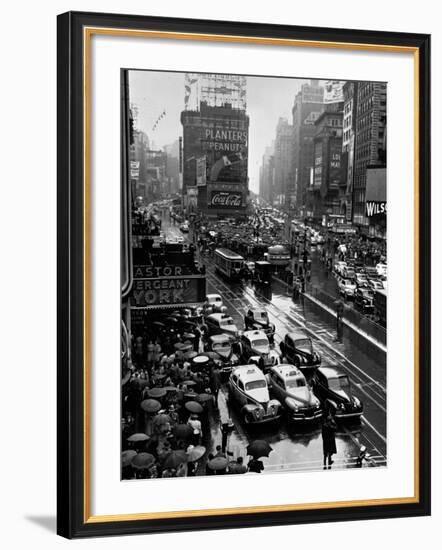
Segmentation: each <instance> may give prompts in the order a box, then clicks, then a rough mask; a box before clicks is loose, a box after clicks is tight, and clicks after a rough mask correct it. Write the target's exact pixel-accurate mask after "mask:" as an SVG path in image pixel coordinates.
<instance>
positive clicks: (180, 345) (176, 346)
mask: <svg viewBox="0 0 442 550" xmlns="http://www.w3.org/2000/svg"><path fill="white" fill-rule="evenodd" d="M187 346H188V344H183V342H177V343H176V344H174V345H173V347H174V348H175V349H177V350H178V351H182V350H183V348H186V347H187Z"/></svg>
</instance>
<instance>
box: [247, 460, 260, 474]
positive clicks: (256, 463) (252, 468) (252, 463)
mask: <svg viewBox="0 0 442 550" xmlns="http://www.w3.org/2000/svg"><path fill="white" fill-rule="evenodd" d="M247 468H248V470H249V472H253V473H255V474H260V473H261V472H262V471H263V470H264V463H263V462H262V460H258V459H257V458H251V459H250V460H249V463H248V464H247Z"/></svg>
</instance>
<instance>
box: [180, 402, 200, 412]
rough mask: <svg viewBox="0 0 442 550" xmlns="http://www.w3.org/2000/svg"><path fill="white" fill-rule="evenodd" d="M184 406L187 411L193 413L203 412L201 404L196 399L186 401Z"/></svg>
mask: <svg viewBox="0 0 442 550" xmlns="http://www.w3.org/2000/svg"><path fill="white" fill-rule="evenodd" d="M184 406H185V407H186V409H187V410H188V411H189V412H191V413H193V414H200V413H202V412H203V408H202V406H201V405H200V404H199V403H197V402H196V401H187V403H185V405H184Z"/></svg>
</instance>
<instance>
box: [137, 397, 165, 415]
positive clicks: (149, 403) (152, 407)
mask: <svg viewBox="0 0 442 550" xmlns="http://www.w3.org/2000/svg"><path fill="white" fill-rule="evenodd" d="M141 408H142V409H143V411H145V412H147V413H156V412H158V411H159V410H160V409H161V403H160V402H159V401H157V400H156V399H145V400H144V401H141Z"/></svg>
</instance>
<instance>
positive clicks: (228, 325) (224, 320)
mask: <svg viewBox="0 0 442 550" xmlns="http://www.w3.org/2000/svg"><path fill="white" fill-rule="evenodd" d="M206 325H207V328H208V330H209V334H210V335H212V334H228V335H229V336H233V337H237V336H238V335H239V330H238V327H237V326H236V325H235V323H234V321H233V319H232V317H230V315H227V314H226V313H211V314H210V315H208V316H207V317H206Z"/></svg>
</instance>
